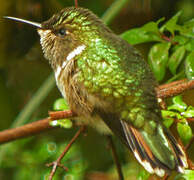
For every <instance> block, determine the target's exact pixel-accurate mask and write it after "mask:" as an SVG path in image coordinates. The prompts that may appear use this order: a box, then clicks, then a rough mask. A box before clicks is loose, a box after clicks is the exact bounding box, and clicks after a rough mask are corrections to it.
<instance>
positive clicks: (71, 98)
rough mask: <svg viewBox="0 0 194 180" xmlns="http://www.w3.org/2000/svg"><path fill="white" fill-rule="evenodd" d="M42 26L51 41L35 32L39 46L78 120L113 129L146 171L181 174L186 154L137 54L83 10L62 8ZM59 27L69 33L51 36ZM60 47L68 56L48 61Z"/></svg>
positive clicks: (104, 130) (99, 21)
mask: <svg viewBox="0 0 194 180" xmlns="http://www.w3.org/2000/svg"><path fill="white" fill-rule="evenodd" d="M42 27H43V28H42V29H43V31H44V29H51V32H50V35H48V36H47V37H46V40H45V41H50V39H53V40H52V41H51V42H49V43H45V41H44V40H42V37H43V33H41V32H39V34H40V36H41V42H42V43H41V44H42V46H43V50H44V51H45V56H46V57H47V58H48V59H49V61H50V62H51V65H52V67H53V69H54V71H55V74H57V75H56V80H57V84H58V87H59V89H60V91H61V92H62V94H63V95H65V94H66V98H67V101H68V103H69V105H70V107H71V109H72V110H73V111H74V112H76V113H77V115H78V117H79V118H78V121H79V122H82V123H83V124H87V125H91V126H93V127H95V128H96V129H97V130H98V131H100V132H103V133H104V134H109V133H111V131H112V132H113V133H114V134H115V135H117V136H118V137H119V138H120V139H121V141H122V142H123V143H124V144H126V145H127V146H128V147H129V148H130V149H131V150H132V151H133V153H134V155H135V156H136V158H137V159H138V161H139V162H140V163H141V164H142V165H143V166H144V167H145V168H146V169H147V170H148V171H149V172H150V173H156V174H157V175H159V176H164V174H165V172H167V173H168V172H170V171H171V170H173V169H175V170H178V171H180V172H183V169H184V168H185V167H187V163H186V158H185V154H184V152H183V151H182V149H181V147H180V146H179V145H178V144H177V143H176V141H175V140H174V138H173V137H171V135H170V134H169V133H168V131H167V130H166V129H165V128H164V127H163V125H162V124H161V114H160V110H159V107H158V103H157V99H156V95H155V87H156V82H155V79H154V78H153V74H152V72H151V71H150V68H149V67H148V65H147V64H146V62H145V61H144V60H143V59H142V57H141V56H140V55H139V53H138V52H137V51H136V50H135V49H134V48H133V47H131V46H130V45H129V44H128V43H127V42H126V41H124V40H122V39H121V38H120V37H119V36H117V35H115V34H114V33H112V31H111V30H110V29H109V28H107V27H106V26H105V25H104V24H103V23H102V21H101V20H100V19H98V18H97V17H96V16H95V15H94V14H92V13H91V12H90V11H88V10H86V9H82V8H67V9H64V10H63V11H61V12H60V13H59V14H57V15H55V16H53V17H52V18H51V19H50V20H48V21H46V22H44V23H43V24H42ZM61 27H63V28H65V29H66V31H67V35H66V36H65V37H63V39H60V38H58V37H57V36H56V37H54V35H53V32H55V31H57V30H58V29H60V28H61ZM68 37H69V39H70V40H68ZM53 42H54V43H53ZM66 43H70V45H71V47H70V48H67V45H66ZM56 44H57V45H56ZM72 45H73V46H72ZM61 46H62V47H66V48H67V49H66V52H64V51H61V50H60V51H59V54H57V58H56V56H55V55H52V54H51V56H49V57H48V54H49V53H50V51H51V50H52V51H53V52H56V51H58V48H61ZM75 46H76V47H75ZM80 47H81V48H82V50H79V51H78V49H80ZM76 48H77V49H76ZM53 49H54V50H53ZM47 52H48V53H47ZM60 53H61V54H60ZM64 54H65V55H64ZM72 54H73V55H74V56H73V58H72V59H70V58H69V57H70V56H72ZM65 59H66V60H65ZM64 61H65V66H63V64H64ZM61 67H62V69H61V72H60V73H59V75H58V69H59V68H61Z"/></svg>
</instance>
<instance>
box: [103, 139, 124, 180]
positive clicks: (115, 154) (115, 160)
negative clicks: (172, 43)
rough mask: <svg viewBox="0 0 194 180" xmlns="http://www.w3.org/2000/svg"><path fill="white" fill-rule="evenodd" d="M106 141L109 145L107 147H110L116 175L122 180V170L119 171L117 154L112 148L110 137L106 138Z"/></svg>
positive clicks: (113, 147)
mask: <svg viewBox="0 0 194 180" xmlns="http://www.w3.org/2000/svg"><path fill="white" fill-rule="evenodd" d="M107 139H108V143H109V145H110V147H111V151H112V156H113V159H114V162H115V164H116V169H117V173H118V176H119V180H124V176H123V173H122V169H121V164H120V162H119V159H118V156H117V152H116V148H115V146H114V143H113V140H112V137H111V136H107Z"/></svg>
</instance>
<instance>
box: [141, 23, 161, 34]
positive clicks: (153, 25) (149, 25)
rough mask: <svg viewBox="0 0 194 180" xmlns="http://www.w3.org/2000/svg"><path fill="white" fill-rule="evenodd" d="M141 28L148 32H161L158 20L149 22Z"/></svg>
mask: <svg viewBox="0 0 194 180" xmlns="http://www.w3.org/2000/svg"><path fill="white" fill-rule="evenodd" d="M141 29H142V30H144V31H146V32H155V33H159V28H158V24H157V22H153V21H151V22H148V23H147V24H145V25H144V26H143V27H142V28H141Z"/></svg>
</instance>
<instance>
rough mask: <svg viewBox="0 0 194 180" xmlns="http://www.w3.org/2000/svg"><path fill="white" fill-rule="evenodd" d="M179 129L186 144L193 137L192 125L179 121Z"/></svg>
mask: <svg viewBox="0 0 194 180" xmlns="http://www.w3.org/2000/svg"><path fill="white" fill-rule="evenodd" d="M177 131H178V133H179V136H180V138H181V140H182V141H183V142H184V144H187V143H188V142H189V141H190V139H191V138H192V130H191V127H190V126H189V125H188V124H186V123H178V124H177Z"/></svg>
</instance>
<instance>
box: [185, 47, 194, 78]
mask: <svg viewBox="0 0 194 180" xmlns="http://www.w3.org/2000/svg"><path fill="white" fill-rule="evenodd" d="M185 73H186V76H187V78H188V79H189V80H194V51H192V52H191V53H190V54H189V55H188V56H187V58H186V60H185Z"/></svg>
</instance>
